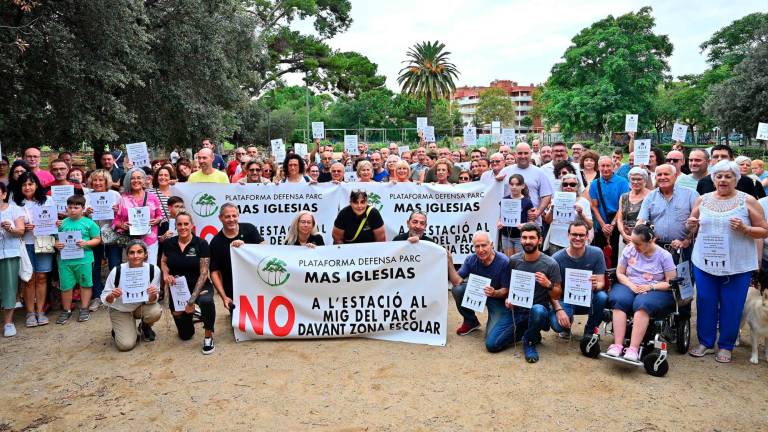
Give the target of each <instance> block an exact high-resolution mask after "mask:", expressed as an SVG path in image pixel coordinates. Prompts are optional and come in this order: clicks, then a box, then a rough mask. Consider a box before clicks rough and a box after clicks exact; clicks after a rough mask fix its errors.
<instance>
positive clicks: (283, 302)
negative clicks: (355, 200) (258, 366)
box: [232, 242, 448, 345]
mask: <svg viewBox="0 0 768 432" xmlns="http://www.w3.org/2000/svg"><path fill="white" fill-rule="evenodd" d="M232 274H233V277H234V281H233V282H234V301H235V305H236V308H235V310H234V313H233V315H232V326H233V327H234V330H235V340H236V341H238V342H239V341H243V340H251V339H283V338H338V337H368V338H373V339H382V340H390V341H401V342H411V343H421V344H428V345H445V341H446V335H447V329H446V319H447V317H448V296H447V295H446V292H445V283H446V281H447V280H448V271H447V259H446V254H445V251H444V250H443V249H442V248H440V247H439V246H436V245H434V244H432V243H429V242H419V243H416V244H412V243H409V242H387V243H376V244H372V243H368V244H350V245H343V246H321V247H317V248H314V249H310V248H306V247H302V246H266V245H243V246H241V247H240V248H233V249H232Z"/></svg>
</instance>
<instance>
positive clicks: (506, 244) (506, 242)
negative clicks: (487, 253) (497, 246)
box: [501, 235, 523, 252]
mask: <svg viewBox="0 0 768 432" xmlns="http://www.w3.org/2000/svg"><path fill="white" fill-rule="evenodd" d="M513 247H514V248H515V252H520V251H522V250H523V247H522V246H521V245H520V237H514V238H513V237H507V236H505V235H502V236H501V248H502V249H512V248H513Z"/></svg>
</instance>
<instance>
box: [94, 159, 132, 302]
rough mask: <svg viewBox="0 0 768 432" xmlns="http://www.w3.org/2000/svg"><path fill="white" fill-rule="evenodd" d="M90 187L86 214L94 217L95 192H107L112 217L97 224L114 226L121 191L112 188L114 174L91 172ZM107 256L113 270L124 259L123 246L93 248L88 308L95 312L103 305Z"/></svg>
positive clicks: (109, 245) (110, 245)
mask: <svg viewBox="0 0 768 432" xmlns="http://www.w3.org/2000/svg"><path fill="white" fill-rule="evenodd" d="M88 187H89V188H91V193H90V194H88V203H87V204H86V209H85V215H86V216H88V217H90V218H93V207H92V205H93V203H94V202H96V198H95V195H93V194H95V193H99V194H101V193H107V194H109V195H106V196H108V197H109V198H110V199H111V202H112V217H111V218H110V219H103V220H97V221H95V222H96V225H98V226H99V228H100V229H107V228H105V226H106V227H110V226H112V222H113V221H114V219H115V218H114V214H115V213H116V212H117V211H118V210H119V204H120V193H119V192H117V191H116V190H112V175H111V174H110V173H109V171H107V170H103V169H98V170H96V171H94V172H92V173H91V176H90V177H88ZM104 258H106V259H107V265H108V266H109V269H110V270H112V269H113V268H115V266H117V265H119V264H120V263H121V262H122V261H123V248H122V247H121V246H119V245H115V244H100V245H98V246H96V247H94V248H93V259H94V261H93V273H92V275H91V276H92V278H93V299H92V300H91V303H90V304H89V305H88V310H90V311H91V312H95V311H96V310H98V309H99V306H101V304H102V301H101V291H102V290H103V289H104V283H103V282H102V281H101V261H102V260H103V259H104Z"/></svg>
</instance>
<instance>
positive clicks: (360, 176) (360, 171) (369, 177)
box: [355, 160, 373, 183]
mask: <svg viewBox="0 0 768 432" xmlns="http://www.w3.org/2000/svg"><path fill="white" fill-rule="evenodd" d="M355 171H357V181H359V182H363V183H367V182H372V181H373V164H372V163H371V162H369V161H367V160H361V161H359V162H358V163H357V167H356V168H355Z"/></svg>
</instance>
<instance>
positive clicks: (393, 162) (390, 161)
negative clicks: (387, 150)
mask: <svg viewBox="0 0 768 432" xmlns="http://www.w3.org/2000/svg"><path fill="white" fill-rule="evenodd" d="M398 162H400V157H399V156H397V155H389V156H387V163H386V166H385V169H386V170H387V174H388V176H387V178H385V179H384V180H382V181H390V180H391V179H392V178H393V177H394V176H395V168H396V167H397V163H398Z"/></svg>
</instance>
